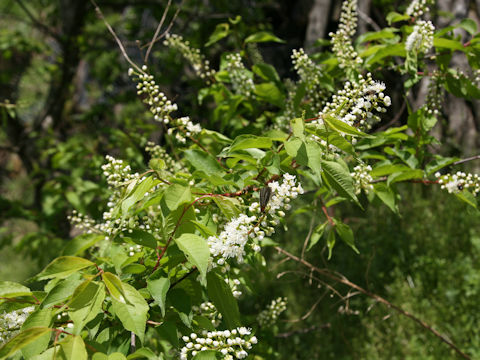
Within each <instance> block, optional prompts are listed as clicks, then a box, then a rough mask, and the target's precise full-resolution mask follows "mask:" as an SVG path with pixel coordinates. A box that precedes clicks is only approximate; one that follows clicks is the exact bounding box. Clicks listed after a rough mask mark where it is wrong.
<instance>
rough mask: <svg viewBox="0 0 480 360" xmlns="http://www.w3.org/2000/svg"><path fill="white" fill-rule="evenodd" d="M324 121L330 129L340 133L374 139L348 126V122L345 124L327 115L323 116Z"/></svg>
mask: <svg viewBox="0 0 480 360" xmlns="http://www.w3.org/2000/svg"><path fill="white" fill-rule="evenodd" d="M322 119H323V121H324V122H325V123H326V124H327V125H328V126H329V127H331V128H332V129H333V130H335V131H338V132H341V133H344V134H347V135H350V136H359V137H368V138H373V136H372V135H368V134H365V133H364V132H361V131H360V130H358V129H357V128H354V127H353V126H350V125H348V124H347V123H346V122H343V121H342V120H338V119H337V118H335V117H334V116H332V115H328V114H325V115H323V117H322Z"/></svg>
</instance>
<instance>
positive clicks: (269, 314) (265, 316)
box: [257, 297, 287, 326]
mask: <svg viewBox="0 0 480 360" xmlns="http://www.w3.org/2000/svg"><path fill="white" fill-rule="evenodd" d="M285 310H287V298H282V297H279V298H276V299H274V300H272V302H271V303H270V305H268V306H267V308H266V309H265V310H262V312H260V314H258V316H257V321H258V324H259V325H260V326H271V325H273V324H274V323H275V322H276V321H277V319H278V317H279V316H280V314H281V313H282V312H284V311H285Z"/></svg>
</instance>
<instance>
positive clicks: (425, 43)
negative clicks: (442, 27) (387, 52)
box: [405, 20, 435, 53]
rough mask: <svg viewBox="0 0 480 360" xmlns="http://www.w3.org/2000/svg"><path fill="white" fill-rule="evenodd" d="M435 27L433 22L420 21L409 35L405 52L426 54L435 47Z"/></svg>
mask: <svg viewBox="0 0 480 360" xmlns="http://www.w3.org/2000/svg"><path fill="white" fill-rule="evenodd" d="M434 32H435V26H433V24H432V22H431V21H425V20H419V21H417V23H416V24H415V26H414V27H413V31H412V33H411V34H410V35H408V38H407V41H406V42H405V50H406V51H407V52H410V51H418V52H419V53H426V52H428V50H430V49H431V48H432V47H433V33H434Z"/></svg>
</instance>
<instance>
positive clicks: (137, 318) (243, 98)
mask: <svg viewBox="0 0 480 360" xmlns="http://www.w3.org/2000/svg"><path fill="white" fill-rule="evenodd" d="M426 4H427V2H425V1H414V2H413V3H412V5H410V6H409V7H408V9H407V13H406V14H399V13H392V14H389V16H388V21H389V22H390V23H391V25H392V26H391V27H389V28H387V29H384V30H382V31H383V33H382V34H385V33H388V34H390V35H391V36H383V35H378V34H376V33H371V34H367V35H370V36H365V37H363V42H360V43H359V44H358V46H354V44H355V43H354V41H353V37H354V35H355V32H356V28H357V26H356V25H357V24H356V23H357V9H356V6H357V2H356V1H354V0H346V1H345V2H344V3H343V7H342V15H341V17H340V25H339V29H338V30H337V32H336V33H332V34H330V36H331V38H332V51H331V52H329V51H326V52H325V53H324V54H322V55H323V57H322V59H323V60H322V62H318V63H317V62H316V60H315V57H313V56H312V57H309V56H308V55H306V53H305V52H304V51H303V50H302V49H298V50H295V51H294V52H293V55H292V60H293V61H292V68H293V69H295V70H296V72H297V74H298V77H299V79H298V81H297V82H294V81H292V80H287V79H286V80H282V79H281V78H280V76H279V75H278V73H277V71H276V70H275V68H274V67H273V66H272V65H270V64H267V63H264V62H263V60H262V58H261V56H256V57H255V58H256V62H255V63H254V64H253V65H252V66H251V67H248V66H247V65H246V64H248V61H247V59H246V58H245V52H244V51H239V52H235V53H231V52H229V53H226V54H225V55H224V56H223V57H222V59H221V61H220V68H219V69H218V71H217V70H214V69H212V68H211V63H210V62H209V61H208V60H206V58H205V56H204V55H202V53H201V51H200V50H199V49H195V48H194V47H192V46H191V45H190V44H189V42H188V41H185V40H183V38H182V37H181V36H177V35H167V36H166V38H165V42H164V44H165V45H166V46H168V47H170V48H171V50H172V51H178V52H179V53H180V54H181V55H182V56H183V57H184V58H185V59H186V60H187V61H188V62H189V64H190V65H191V66H192V67H193V69H194V72H195V73H196V75H197V76H198V77H200V78H201V79H203V80H204V81H202V84H203V85H202V86H204V87H203V88H202V89H199V92H198V100H199V103H205V102H210V103H209V105H210V107H209V109H210V110H211V117H212V119H213V120H214V121H215V122H217V123H218V124H220V126H219V127H217V129H218V128H228V127H232V128H234V129H235V131H236V133H237V134H238V135H237V136H235V138H233V139H231V138H229V137H227V136H226V135H225V134H223V133H222V132H220V131H215V130H213V129H210V128H209V127H208V126H203V125H204V124H205V123H207V122H206V121H201V119H198V118H194V115H191V117H190V116H186V115H185V114H181V113H182V109H180V108H179V107H178V106H177V105H176V104H175V103H174V101H173V99H169V98H168V96H167V95H166V94H165V93H164V92H162V91H161V86H160V85H158V84H157V83H156V81H155V77H154V75H153V72H152V73H151V72H150V69H149V67H147V65H142V66H141V67H138V66H136V67H135V69H133V68H132V69H130V70H129V71H128V74H129V75H130V76H131V77H132V78H133V81H134V82H135V83H136V89H137V94H138V95H139V97H140V98H141V99H142V101H143V102H144V103H145V105H146V106H147V108H148V110H149V111H150V113H151V114H150V115H151V117H152V119H153V120H155V121H156V124H157V125H158V126H159V128H160V129H161V130H163V134H164V137H165V143H164V146H160V144H156V143H152V142H149V143H147V145H146V147H145V153H147V154H149V157H150V158H149V161H148V165H146V164H145V165H144V166H145V167H144V169H142V171H138V172H137V171H133V170H132V166H131V165H130V164H128V163H127V162H126V161H124V160H122V159H115V158H114V157H112V156H107V157H106V163H105V165H103V167H102V171H103V175H104V177H105V178H106V181H107V184H108V188H107V189H105V191H106V192H107V193H108V195H109V200H108V203H107V204H106V206H105V208H104V212H103V215H102V218H101V220H94V218H93V217H92V216H90V214H82V213H80V212H77V211H75V212H74V211H72V214H71V216H70V220H71V222H72V224H74V225H76V226H77V227H78V229H79V230H81V231H83V233H82V234H81V235H79V236H77V237H76V238H74V239H73V240H71V241H70V242H69V243H68V244H67V246H66V247H65V249H64V250H63V253H62V254H61V256H60V257H58V258H56V259H55V260H53V261H52V262H51V263H50V264H49V265H48V266H47V267H46V268H45V269H44V270H43V271H41V272H40V273H39V274H38V275H36V276H35V278H34V281H36V283H37V284H36V285H35V287H33V286H32V288H31V289H30V288H28V287H26V286H23V285H21V284H16V283H11V282H0V312H1V313H2V315H0V316H1V317H0V336H1V337H0V341H1V342H2V343H4V344H3V346H2V347H1V348H0V358H2V359H3V358H6V357H8V356H10V355H12V354H14V353H16V352H17V351H20V352H21V353H22V355H23V356H24V357H25V358H35V357H36V356H40V358H42V359H50V358H55V356H56V354H60V355H61V356H62V357H64V358H67V359H87V358H88V357H92V358H93V359H107V358H110V356H113V355H115V356H116V357H115V358H116V359H127V356H128V359H135V358H149V359H156V358H161V359H178V358H180V359H216V358H222V359H244V358H247V357H250V358H254V356H255V358H257V359H266V358H268V356H269V355H268V354H269V350H265V349H268V344H266V343H264V344H263V345H262V341H265V342H266V340H263V339H262V336H261V334H265V335H267V334H268V332H269V331H272V330H271V329H272V328H273V324H274V323H276V322H278V321H279V318H280V317H281V316H282V313H283V312H285V311H286V310H287V302H286V299H283V298H277V299H268V300H267V301H266V302H267V303H268V302H270V305H269V306H268V307H267V308H266V309H265V310H263V311H261V312H258V313H257V314H245V313H243V312H242V311H241V310H242V307H241V306H240V307H239V305H238V304H239V302H240V303H241V301H242V298H244V297H245V298H246V297H248V296H250V295H252V294H251V290H250V289H251V288H250V286H249V284H250V282H251V281H254V278H255V276H257V275H258V274H256V273H255V271H249V270H251V269H255V270H256V269H265V267H264V264H265V263H266V261H267V260H266V258H265V257H264V255H263V253H264V249H265V248H267V247H271V246H275V247H276V250H277V251H279V252H282V251H283V253H285V250H283V249H282V244H281V243H280V242H279V239H277V238H276V236H275V231H276V229H277V228H278V227H280V226H281V225H283V224H284V219H285V217H287V216H289V214H290V213H292V212H294V211H295V210H296V208H295V206H296V205H295V204H296V199H297V198H298V197H301V196H304V197H306V196H311V197H310V198H311V199H314V201H313V202H314V203H315V204H317V200H318V201H319V203H321V208H322V210H323V215H324V218H321V221H320V223H319V224H318V226H316V227H312V229H314V230H312V233H313V234H312V236H311V237H310V238H309V243H308V242H306V243H305V246H304V250H305V251H308V250H310V249H311V248H313V247H314V246H315V245H316V243H317V242H318V241H319V240H320V239H322V238H323V239H324V240H325V243H326V246H327V247H328V250H329V257H331V256H332V253H333V250H334V247H335V246H337V245H338V243H339V242H340V241H341V242H343V243H344V244H346V245H347V246H349V247H350V248H351V249H352V250H353V251H355V252H358V249H357V247H356V245H355V238H354V234H353V231H352V230H351V228H350V226H349V225H348V224H347V223H346V222H343V221H342V219H339V218H334V217H333V216H331V215H330V214H329V211H328V209H329V208H330V207H332V206H334V205H337V204H341V203H346V202H350V203H352V204H354V205H356V206H358V207H360V208H363V207H366V206H368V205H369V203H372V204H377V203H382V202H383V203H384V204H385V205H386V206H387V207H388V208H389V209H390V210H392V211H394V212H398V204H397V202H398V193H397V190H396V184H397V183H400V182H420V183H423V184H425V185H439V186H441V187H442V188H445V189H446V190H447V191H448V192H450V193H454V194H455V195H456V196H457V197H458V198H459V199H461V200H464V201H466V202H467V203H468V204H470V205H472V206H476V203H477V200H476V198H475V197H474V195H476V194H477V193H478V192H479V191H480V190H479V186H480V185H479V179H478V176H477V175H471V174H468V175H467V174H465V173H463V172H456V173H454V174H453V175H441V174H440V173H438V174H437V176H436V177H434V176H433V175H432V174H434V173H437V172H439V171H443V170H442V169H443V168H446V167H448V166H455V165H457V162H458V160H459V159H455V158H443V157H441V156H433V155H432V154H430V153H429V152H428V151H427V150H428V148H427V147H428V146H430V145H432V144H435V143H436V140H435V139H434V138H433V136H431V134H430V133H429V131H430V130H431V129H432V128H433V127H434V126H435V123H436V122H437V120H438V119H439V118H440V116H441V113H440V112H439V111H435V110H437V109H438V108H439V107H441V100H440V98H441V91H440V90H443V89H444V90H446V91H448V92H450V93H452V94H453V95H455V96H461V97H465V98H480V90H479V89H478V88H477V87H476V86H475V85H474V84H473V82H472V81H471V80H470V79H469V78H468V76H466V75H458V74H454V73H453V72H452V70H449V69H448V63H445V61H446V60H445V59H446V57H445V56H441V57H437V58H436V63H435V66H436V69H435V70H428V71H427V70H426V64H425V61H424V60H425V58H424V56H425V54H426V53H427V52H431V51H435V52H441V53H442V54H444V53H452V52H454V51H459V49H460V48H461V51H462V52H465V53H466V54H467V56H468V60H469V61H470V62H471V66H472V68H478V67H479V65H480V64H479V63H478V60H477V58H476V56H475V54H476V51H478V49H477V46H478V45H477V42H475V41H474V40H475V39H476V38H474V39H473V40H472V41H471V42H470V44H469V45H468V46H464V45H463V44H461V43H460V42H459V40H458V39H457V38H456V37H455V36H454V34H453V30H454V29H453V28H452V29H444V30H439V31H437V33H435V29H434V27H433V25H432V24H431V23H430V22H428V21H424V20H419V19H418V17H419V16H422V15H424V14H425V12H426V11H427V7H426V6H427V5H426ZM394 24H397V25H399V26H398V27H397V28H395V27H393V26H394ZM459 26H462V25H459ZM463 26H464V27H466V28H468V29H471V24H470V25H469V26H465V23H463ZM219 29H221V27H220V28H219ZM214 35H215V34H214ZM224 36H228V32H226V33H225V34H223V35H222V36H219V35H218V33H216V35H215V36H213V35H212V37H211V40H210V41H209V43H210V44H212V43H215V42H218V41H219V40H221V38H223V37H224ZM267 41H274V42H275V41H276V42H279V41H281V40H280V39H278V38H277V37H275V36H274V35H272V34H269V33H267V32H260V33H256V34H252V35H251V36H249V37H247V38H246V39H245V40H244V43H243V45H248V44H256V43H261V42H267ZM251 47H252V46H251V45H250V46H249V47H247V48H251ZM257 50H258V49H257ZM288 56H289V54H286V57H288ZM212 63H213V62H212ZM386 68H393V69H394V70H395V71H397V72H398V73H396V76H397V77H398V79H400V78H402V79H405V81H404V88H405V91H408V90H409V89H410V88H411V87H412V86H413V85H414V84H415V83H416V82H418V81H419V80H420V76H430V75H431V76H432V79H431V80H432V86H431V89H432V94H431V96H429V98H427V103H426V104H424V105H422V106H421V107H419V108H418V109H412V110H411V113H410V114H409V117H408V125H404V126H399V127H393V126H389V124H390V123H389V120H390V118H393V117H394V116H395V114H393V112H392V110H391V108H392V107H393V106H395V104H394V101H395V99H397V100H398V97H397V96H395V97H394V94H391V93H390V92H389V89H388V85H387V82H386V80H385V73H384V72H383V69H386ZM379 69H380V70H379ZM454 75H455V76H454ZM400 76H403V77H400ZM439 88H440V89H439ZM439 94H440V95H439ZM177 113H180V114H181V115H178V114H177ZM383 122H385V123H386V124H387V125H386V127H385V129H384V130H383V131H382V130H381V128H379V123H380V124H382V125H383ZM200 124H202V125H200ZM232 133H235V132H232ZM461 162H463V161H461ZM437 178H439V179H438V180H437ZM362 191H363V192H362ZM323 215H322V216H323ZM291 240H292V241H295V240H296V239H291ZM292 256H293V255H292ZM352 256H355V255H354V254H353V253H352ZM290 258H291V259H294V260H296V261H298V262H299V263H301V264H303V265H305V266H310V267H311V264H310V265H309V263H308V262H306V261H305V260H304V254H302V258H301V259H300V258H298V257H295V256H293V257H290ZM313 269H314V268H312V267H311V270H312V271H313ZM264 271H266V270H264ZM252 272H253V274H252ZM324 275H325V274H324ZM326 276H330V279H334V280H336V281H344V282H343V283H344V284H349V283H347V282H346V280H344V279H343V278H341V277H337V276H336V275H332V274H326ZM349 285H350V286H352V287H354V286H353V284H349ZM34 288H35V289H41V290H39V291H36V290H35V291H34V290H33V289H34ZM356 289H357V288H356ZM357 290H358V289H357ZM364 293H365V294H367V295H368V294H369V293H368V292H367V291H364ZM377 298H378V297H377ZM377 298H376V299H377ZM265 338H268V335H267V336H265ZM445 342H446V343H447V344H450V343H449V341H445ZM37 358H38V357H37Z"/></svg>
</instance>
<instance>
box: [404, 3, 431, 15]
mask: <svg viewBox="0 0 480 360" xmlns="http://www.w3.org/2000/svg"><path fill="white" fill-rule="evenodd" d="M430 2H431V1H430V0H413V1H412V2H411V3H410V5H408V7H407V10H406V11H405V14H407V15H408V16H413V17H419V16H422V15H423V14H425V13H427V12H428V11H429V8H428V4H429V3H430Z"/></svg>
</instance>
